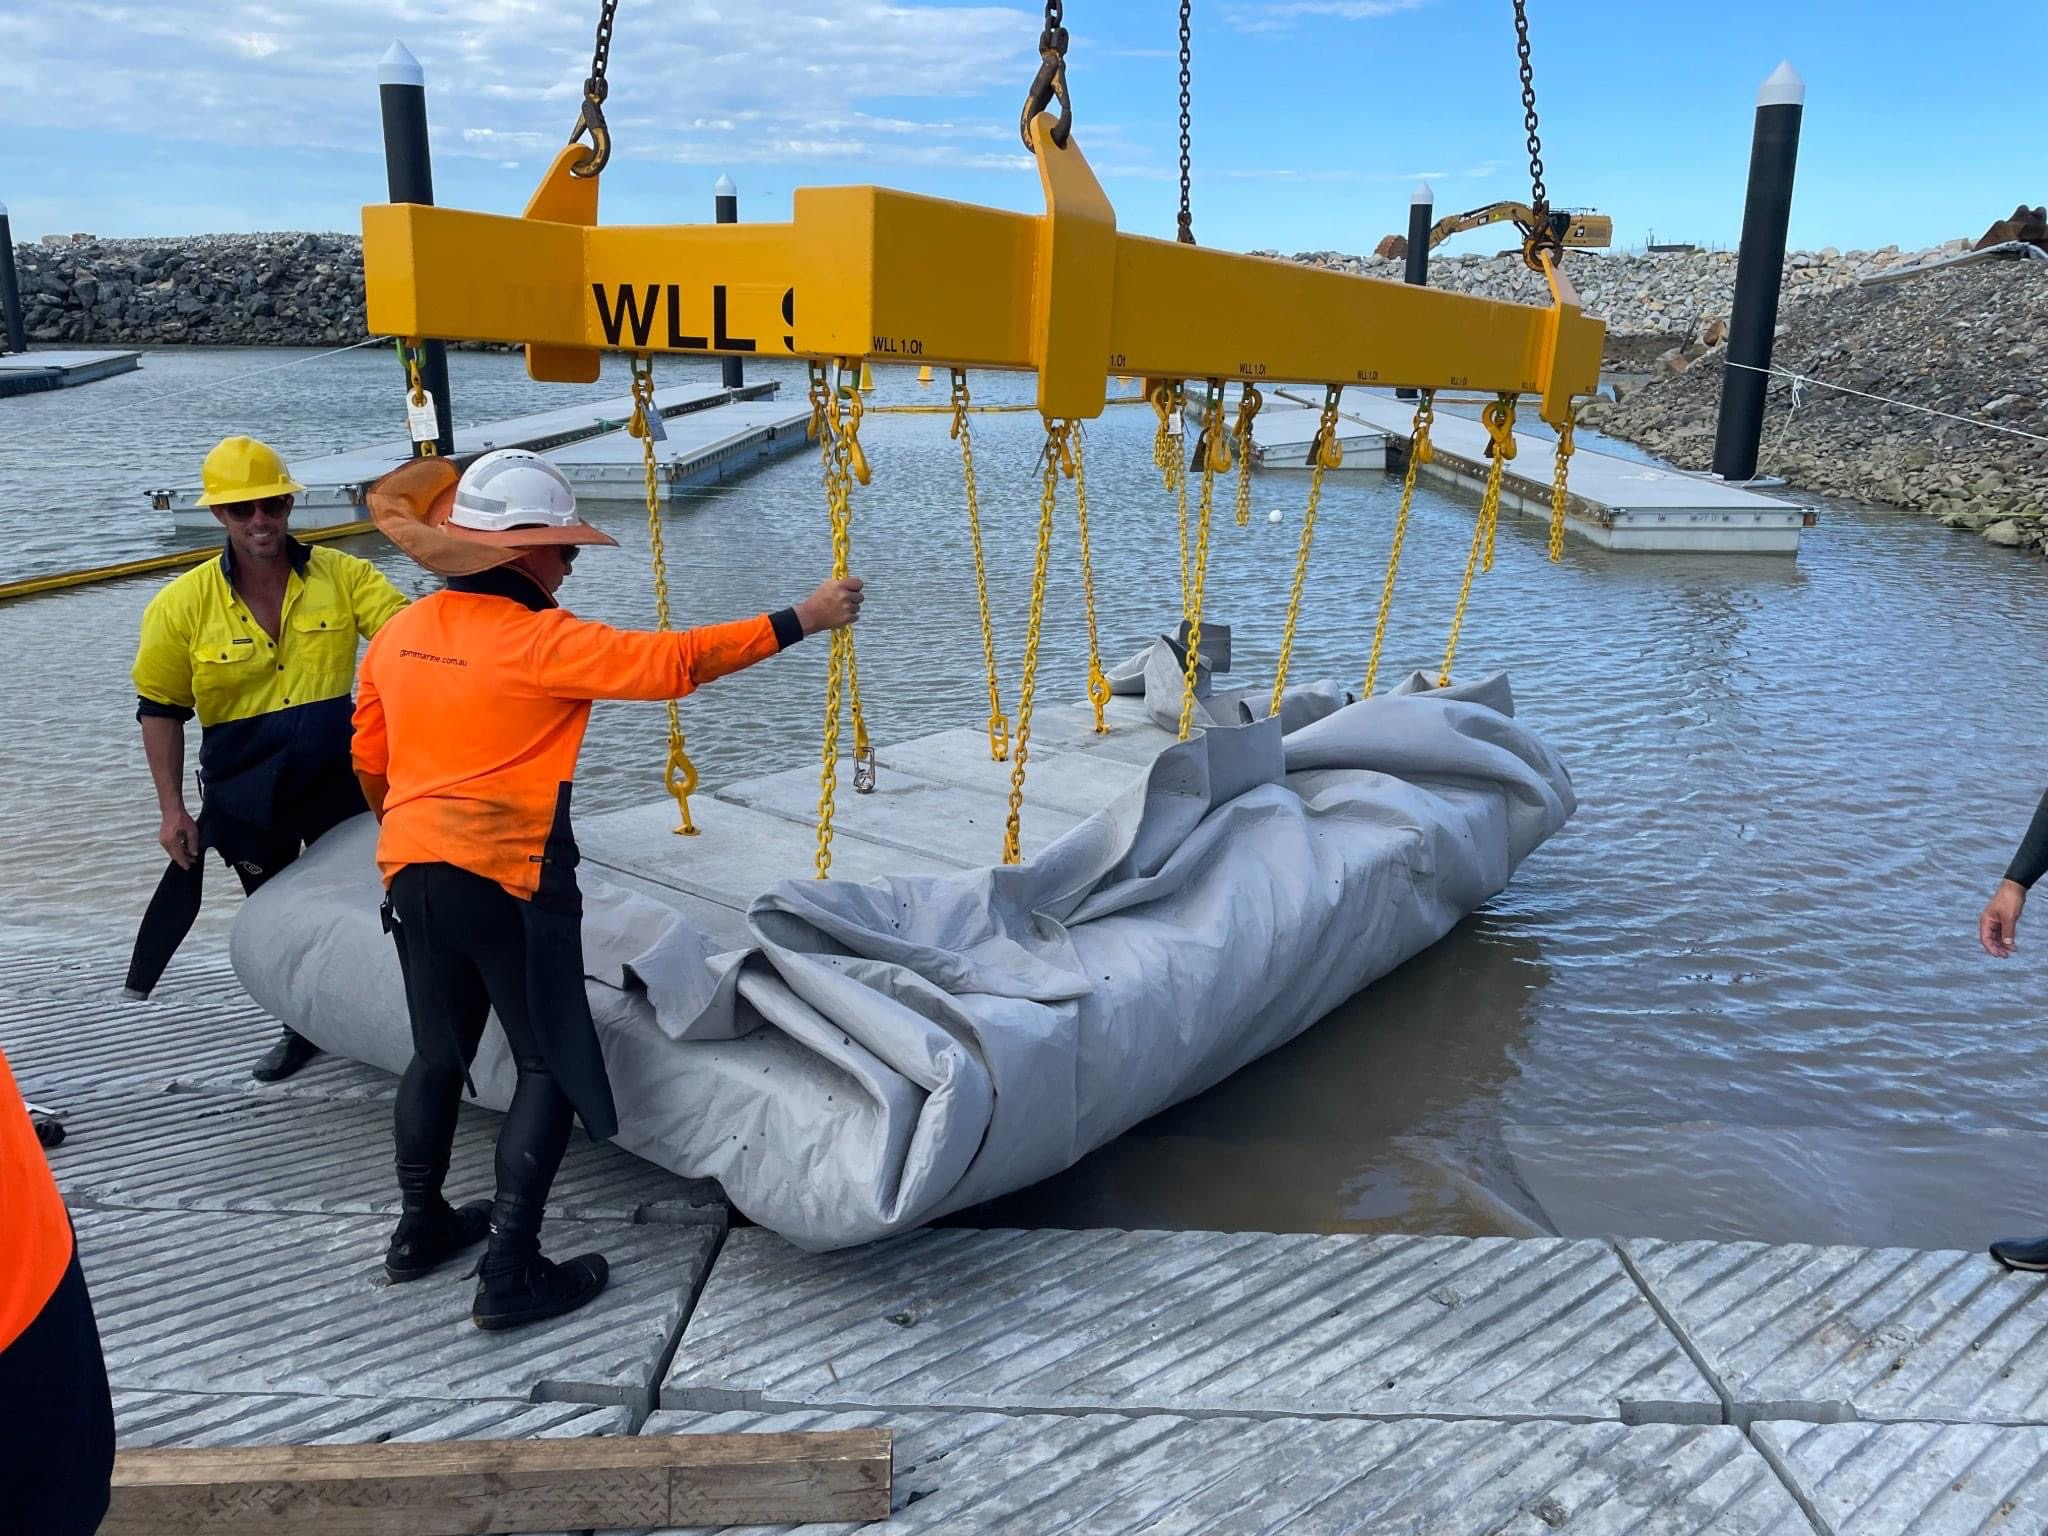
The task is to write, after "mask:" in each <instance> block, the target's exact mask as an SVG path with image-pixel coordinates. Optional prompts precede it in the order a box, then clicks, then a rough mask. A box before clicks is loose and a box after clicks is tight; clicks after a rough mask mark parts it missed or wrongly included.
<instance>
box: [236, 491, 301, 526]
mask: <svg viewBox="0 0 2048 1536" xmlns="http://www.w3.org/2000/svg"><path fill="white" fill-rule="evenodd" d="M220 510H221V514H222V515H223V516H225V517H228V518H231V519H232V520H234V521H235V522H238V523H246V522H247V521H248V520H249V519H250V518H251V517H253V516H255V515H256V514H257V513H258V512H261V513H263V514H264V515H265V516H266V517H273V518H276V519H277V520H278V521H279V522H282V521H283V520H284V519H285V518H287V517H289V516H290V515H291V510H292V499H291V497H289V496H265V497H264V498H263V499H262V500H260V501H230V502H227V503H226V504H224V505H223V506H222V507H221V509H220Z"/></svg>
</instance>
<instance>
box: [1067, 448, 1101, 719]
mask: <svg viewBox="0 0 2048 1536" xmlns="http://www.w3.org/2000/svg"><path fill="white" fill-rule="evenodd" d="M1068 439H1069V441H1070V443H1071V445H1072V447H1073V454H1072V458H1073V461H1074V511H1075V513H1076V515H1077V517H1078V518H1079V521H1080V524H1081V606H1082V607H1083V608H1085V609H1086V610H1087V613H1088V702H1089V703H1090V704H1092V705H1094V706H1095V734H1096V735H1098V736H1107V735H1108V734H1109V721H1108V719H1107V718H1105V716H1104V714H1103V711H1104V710H1106V709H1108V708H1109V678H1108V677H1107V676H1106V675H1105V674H1104V673H1103V670H1102V652H1101V650H1100V649H1099V648H1098V646H1097V644H1096V640H1095V565H1094V560H1093V558H1092V557H1091V556H1090V555H1089V553H1088V466H1087V464H1086V463H1085V462H1084V461H1083V459H1082V457H1081V424H1080V423H1079V422H1075V423H1073V430H1072V431H1071V432H1070V433H1068Z"/></svg>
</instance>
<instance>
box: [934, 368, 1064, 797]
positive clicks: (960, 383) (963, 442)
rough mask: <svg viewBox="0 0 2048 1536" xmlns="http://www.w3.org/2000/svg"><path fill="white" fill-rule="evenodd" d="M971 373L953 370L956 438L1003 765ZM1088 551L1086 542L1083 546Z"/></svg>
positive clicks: (1005, 749)
mask: <svg viewBox="0 0 2048 1536" xmlns="http://www.w3.org/2000/svg"><path fill="white" fill-rule="evenodd" d="M970 408H971V407H970V404H969V398H968V393H967V370H966V369H964V368H955V369H954V370H953V436H954V437H955V438H956V439H957V440H958V441H959V444H960V475H961V478H962V479H963V480H964V481H965V482H966V485H967V533H968V538H969V539H970V541H971V542H972V543H973V545H974V590H975V592H976V594H977V595H978V596H979V597H980V599H981V654H982V657H983V659H984V660H985V661H987V663H988V755H989V756H990V757H991V758H992V759H994V760H995V761H996V762H999V763H1000V762H1002V761H1003V760H1004V759H1006V758H1007V757H1009V755H1010V721H1009V718H1008V717H1007V716H1006V715H1004V713H1003V690H1002V685H1001V684H1000V683H999V682H998V681H997V679H996V631H995V624H994V622H993V621H992V620H991V619H990V618H989V611H988V567H987V564H986V563H985V561H984V560H983V558H982V550H981V501H980V498H979V497H978V496H977V495H976V493H975V489H974V430H973V428H972V427H971V426H970V425H969V424H968V419H967V413H968V411H969V409H970ZM1082 548H1083V551H1084V556H1083V558H1084V560H1085V558H1086V557H1085V550H1086V548H1087V546H1086V544H1085V542H1084V544H1083V545H1082Z"/></svg>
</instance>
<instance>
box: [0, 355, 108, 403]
mask: <svg viewBox="0 0 2048 1536" xmlns="http://www.w3.org/2000/svg"><path fill="white" fill-rule="evenodd" d="M141 366H142V354H141V353H140V352H78V351H49V352H8V353H4V354H0V400H5V399H6V398H7V397H8V396H10V395H37V394H41V393H42V392H43V391H45V390H50V389H72V388H75V387H77V386H78V385H80V384H93V383H97V382H98V381H99V380H101V379H111V378H112V377H114V375H115V374H117V373H132V372H134V371H135V370H136V369H137V368H140V367H141Z"/></svg>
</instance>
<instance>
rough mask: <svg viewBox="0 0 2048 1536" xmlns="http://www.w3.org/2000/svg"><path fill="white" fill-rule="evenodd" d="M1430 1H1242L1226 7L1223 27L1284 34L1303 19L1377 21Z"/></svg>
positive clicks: (1420, 6)
mask: <svg viewBox="0 0 2048 1536" xmlns="http://www.w3.org/2000/svg"><path fill="white" fill-rule="evenodd" d="M1430 3H1431V0H1240V3H1237V4H1226V5H1225V6H1224V7H1223V22H1224V25H1226V26H1229V27H1234V28H1236V29H1237V30H1238V31H1240V32H1285V31H1288V30H1289V29H1291V28H1292V27H1293V26H1294V24H1295V23H1296V22H1298V21H1300V20H1302V19H1303V18H1304V17H1329V18H1331V19H1333V20H1337V21H1376V20H1378V19H1379V18H1381V17H1383V16H1398V15H1400V14H1401V13H1402V12H1403V11H1416V10H1420V9H1421V8H1422V7H1423V6H1425V5H1428V4H1430Z"/></svg>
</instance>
